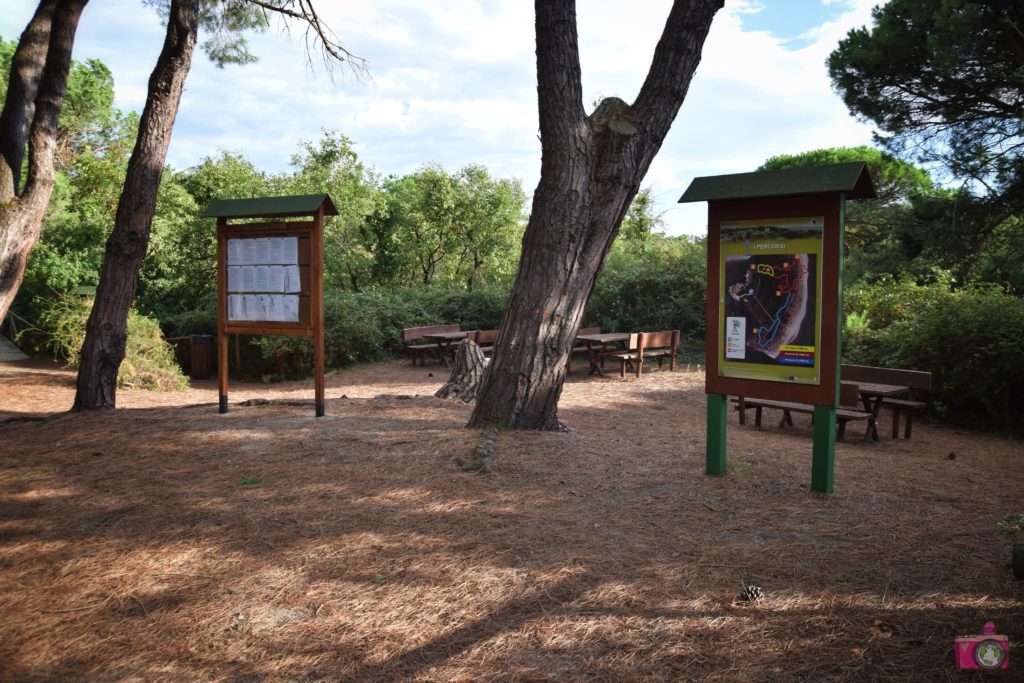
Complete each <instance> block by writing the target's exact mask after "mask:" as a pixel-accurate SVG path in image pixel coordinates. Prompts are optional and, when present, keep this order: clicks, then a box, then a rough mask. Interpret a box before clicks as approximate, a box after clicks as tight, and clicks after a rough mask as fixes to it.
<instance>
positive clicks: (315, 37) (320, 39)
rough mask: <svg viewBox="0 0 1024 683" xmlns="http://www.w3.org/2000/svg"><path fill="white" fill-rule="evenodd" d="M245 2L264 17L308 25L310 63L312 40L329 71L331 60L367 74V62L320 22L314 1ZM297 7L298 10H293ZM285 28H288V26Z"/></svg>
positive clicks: (307, 41)
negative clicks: (257, 9) (349, 49)
mask: <svg viewBox="0 0 1024 683" xmlns="http://www.w3.org/2000/svg"><path fill="white" fill-rule="evenodd" d="M245 1H246V2H248V3H249V4H251V5H253V6H254V7H258V8H260V9H261V10H263V13H264V16H266V15H267V14H268V13H271V12H273V13H275V14H279V15H281V16H283V17H287V18H288V19H294V20H296V21H299V22H302V23H304V24H305V25H306V31H305V37H306V57H307V59H309V60H310V61H312V57H311V53H312V51H311V50H310V49H309V43H310V40H312V42H313V45H314V46H315V45H316V44H317V43H319V44H320V47H321V49H322V50H323V51H324V54H325V56H324V65H325V66H326V67H327V68H328V70H329V69H330V68H331V66H332V63H331V60H332V59H333V60H335V61H336V62H338V63H345V64H348V65H349V68H351V69H352V70H353V71H354V72H355V73H357V74H358V75H365V74H366V72H367V68H366V60H365V59H363V58H362V57H359V56H357V55H354V54H352V53H351V52H349V51H348V49H346V48H345V46H344V45H342V44H341V43H340V42H339V41H338V38H337V36H336V35H335V34H334V32H333V31H332V30H331V29H330V28H329V27H328V26H327V25H326V24H324V23H323V22H322V21H321V20H320V15H318V14H317V13H316V9H315V8H314V7H313V2H312V0H282V1H280V3H279V4H277V3H275V2H270V1H268V0H245ZM296 5H297V6H298V9H297V10H296V9H292V8H293V7H295V6H296ZM285 26H286V27H287V24H285ZM310 34H312V37H311V35H310Z"/></svg>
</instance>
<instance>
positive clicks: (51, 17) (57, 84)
mask: <svg viewBox="0 0 1024 683" xmlns="http://www.w3.org/2000/svg"><path fill="white" fill-rule="evenodd" d="M87 1H88V0H61V1H60V2H56V3H54V4H53V6H51V7H50V11H49V14H48V16H46V15H47V13H46V12H43V8H42V5H40V9H39V10H37V11H36V16H34V17H33V18H32V21H31V22H30V23H29V26H28V28H26V29H25V33H24V34H22V39H23V40H24V39H26V37H27V39H28V40H29V42H30V43H31V44H32V48H31V49H30V50H28V52H27V53H26V54H25V55H23V56H22V63H21V64H20V65H19V66H17V68H18V69H19V70H20V72H21V73H20V75H19V76H18V77H17V78H15V76H14V70H15V66H14V65H12V75H11V85H12V87H15V88H16V91H17V92H15V94H14V97H15V100H16V101H15V102H13V103H11V109H10V110H9V109H8V107H7V103H5V105H4V112H3V114H4V115H5V116H7V117H8V120H5V122H4V125H5V126H6V125H11V126H12V127H11V129H10V130H8V129H7V128H4V129H3V130H0V133H2V143H0V146H2V148H3V155H4V161H0V166H3V167H7V165H8V164H11V163H15V164H16V166H14V167H10V168H16V169H17V170H16V171H15V172H14V174H13V175H12V176H11V178H9V179H8V180H6V181H4V180H2V179H0V183H3V182H8V183H13V184H14V186H16V185H17V183H18V178H19V177H20V170H21V160H22V158H23V157H22V155H23V154H24V144H25V139H24V135H23V133H21V132H20V131H21V129H22V126H27V125H28V124H27V120H25V121H21V122H19V121H18V117H19V116H31V120H32V124H31V127H30V133H29V140H28V143H29V170H28V178H27V179H26V183H25V189H24V191H23V193H22V195H21V196H17V195H14V194H12V195H11V196H10V197H8V198H6V199H5V200H4V201H0V320H3V318H4V316H6V315H7V310H8V309H9V308H10V307H11V302H12V301H14V297H15V295H16V294H17V293H18V287H20V286H21V281H22V278H24V276H25V264H26V262H27V260H28V255H29V252H30V251H32V247H34V246H35V244H36V242H37V241H38V239H39V233H40V231H41V230H42V227H43V218H44V216H45V215H46V206H47V204H49V202H50V194H51V192H52V191H53V185H54V182H55V180H56V176H55V172H54V151H55V149H56V146H57V127H58V124H59V123H60V110H61V105H62V103H63V101H64V92H65V90H66V89H67V84H68V73H69V72H70V69H71V49H72V47H73V46H74V42H75V31H76V30H77V29H78V20H79V19H80V18H81V15H82V10H83V9H84V8H85V4H86V2H87ZM41 14H42V15H43V16H41ZM37 20H38V22H37ZM44 35H45V38H44ZM43 40H45V41H46V42H47V44H46V47H45V49H44V48H41V47H39V42H40V41H43ZM20 49H21V48H20V46H19V48H18V50H19V51H20ZM40 52H41V53H42V55H43V57H42V58H43V60H44V61H45V66H43V68H42V73H41V75H38V76H34V75H33V72H34V70H35V69H36V68H37V66H38V58H39V55H40ZM15 60H16V61H17V60H18V53H17V52H16V53H15ZM16 81H18V84H17V85H16V84H15V82H16ZM32 81H35V84H34V85H33V84H32ZM30 94H31V95H32V96H33V97H34V102H33V103H31V104H29V103H28V101H27V99H26V98H27V97H28V96H29V95H30ZM10 97H11V94H10V93H8V100H9V101H10ZM17 100H21V101H20V102H18V101H17ZM15 110H18V111H20V112H21V114H18V113H17V112H16V111H15ZM9 112H11V113H10V114H9ZM8 136H12V137H11V138H10V139H9V138H8ZM15 148H16V149H17V152H18V153H16V154H15ZM8 152H10V156H8ZM0 175H3V174H2V173H0Z"/></svg>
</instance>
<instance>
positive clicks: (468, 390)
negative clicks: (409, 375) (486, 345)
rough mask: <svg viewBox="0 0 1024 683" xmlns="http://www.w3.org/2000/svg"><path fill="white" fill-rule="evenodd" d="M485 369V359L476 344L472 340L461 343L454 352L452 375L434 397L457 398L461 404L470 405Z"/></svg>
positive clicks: (474, 398)
mask: <svg viewBox="0 0 1024 683" xmlns="http://www.w3.org/2000/svg"><path fill="white" fill-rule="evenodd" d="M486 369H487V359H486V358H484V352H483V351H481V350H480V347H479V346H477V344H476V342H474V341H473V340H472V339H467V340H465V341H463V342H462V343H461V344H459V348H458V350H457V351H456V352H455V363H454V364H453V367H452V374H451V375H450V376H449V377H448V381H447V382H446V383H445V384H444V386H442V387H441V388H440V389H438V390H437V393H435V394H434V396H436V397H438V398H457V399H459V400H460V401H462V402H463V403H472V402H473V401H475V400H476V394H477V391H479V389H480V386H481V382H482V381H483V377H484V374H485V372H484V371H485V370H486Z"/></svg>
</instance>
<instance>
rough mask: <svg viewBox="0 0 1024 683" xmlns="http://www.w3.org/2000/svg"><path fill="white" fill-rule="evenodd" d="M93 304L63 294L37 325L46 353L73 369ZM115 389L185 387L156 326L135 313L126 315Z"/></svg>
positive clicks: (165, 389)
mask: <svg viewBox="0 0 1024 683" xmlns="http://www.w3.org/2000/svg"><path fill="white" fill-rule="evenodd" d="M92 305H93V299H92V297H83V296H77V295H74V294H66V295H64V296H62V297H60V298H58V299H56V300H54V301H53V303H52V304H51V305H50V306H49V307H48V308H47V309H46V310H45V311H44V312H43V314H42V319H41V321H40V324H41V325H42V327H43V329H44V330H45V331H46V334H47V339H48V343H47V346H48V348H49V350H50V351H51V353H53V355H54V357H55V358H57V359H58V360H63V361H66V362H68V364H69V365H71V366H72V367H77V366H78V358H79V351H80V350H81V348H82V342H83V341H84V340H85V324H86V321H87V320H88V319H89V312H90V311H91V310H92ZM117 386H118V387H121V388H126V387H129V388H130V387H136V388H141V389H155V390H159V391H182V390H184V389H187V388H188V379H187V378H186V377H185V376H184V375H183V374H182V372H181V368H180V367H178V364H177V363H176V362H175V360H174V350H173V349H172V348H171V346H170V344H168V343H167V342H165V341H164V338H163V335H162V334H161V332H160V325H159V323H157V321H156V320H153V319H152V318H147V317H146V316H144V315H141V314H139V313H137V312H135V311H131V312H129V314H128V343H127V348H126V349H125V357H124V360H123V361H122V362H121V367H120V369H119V371H118V374H117Z"/></svg>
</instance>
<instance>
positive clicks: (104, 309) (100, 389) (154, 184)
mask: <svg viewBox="0 0 1024 683" xmlns="http://www.w3.org/2000/svg"><path fill="white" fill-rule="evenodd" d="M198 21H199V0H173V2H172V3H171V12H170V16H169V17H168V20H167V37H166V39H165V41H164V46H163V50H162V51H161V52H160V57H159V58H158V59H157V62H156V68H154V69H153V75H152V76H150V79H149V91H148V94H147V97H146V106H145V108H144V109H143V111H142V118H141V119H140V121H139V134H138V138H137V139H136V141H135V149H134V150H133V151H132V156H131V158H130V159H129V160H128V170H127V174H126V176H125V181H124V189H123V190H122V191H121V199H120V201H119V202H118V205H117V214H116V217H115V219H114V231H113V232H112V233H111V235H110V239H108V240H107V250H106V255H105V256H104V260H103V270H102V271H101V273H100V283H99V286H98V287H97V288H96V301H95V303H94V304H93V309H92V313H90V315H89V321H88V322H87V323H86V329H85V342H84V343H83V344H82V353H81V360H80V362H79V368H78V386H77V391H76V393H75V404H74V408H73V409H74V410H82V409H94V408H113V407H115V403H116V388H117V371H118V369H119V368H120V366H121V361H122V360H124V354H125V345H126V342H127V339H128V331H127V326H128V310H129V308H130V307H131V302H132V296H133V295H134V294H135V284H136V282H137V281H138V277H139V269H140V268H141V267H142V260H143V258H145V256H146V248H147V247H148V245H149V231H150V227H151V225H152V222H153V213H154V212H155V211H156V198H157V191H158V190H159V189H160V176H161V174H162V172H163V167H164V160H165V159H166V158H167V148H168V146H169V145H170V143H171V131H172V129H173V127H174V118H175V116H176V115H177V113H178V104H179V102H180V101H181V92H182V90H183V89H184V86H185V78H186V77H187V76H188V70H189V66H190V65H191V62H192V52H193V51H194V49H195V45H196V32H197V29H198Z"/></svg>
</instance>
